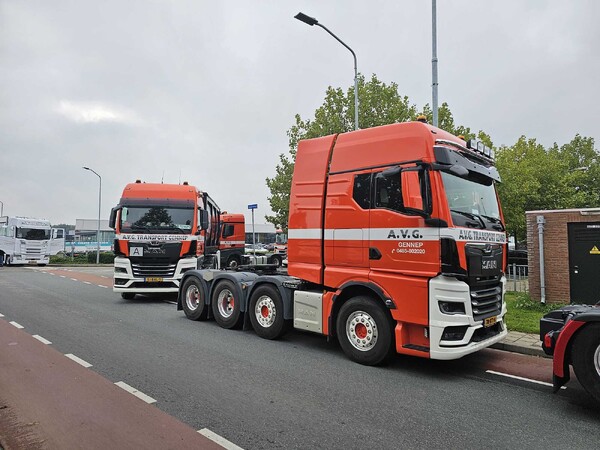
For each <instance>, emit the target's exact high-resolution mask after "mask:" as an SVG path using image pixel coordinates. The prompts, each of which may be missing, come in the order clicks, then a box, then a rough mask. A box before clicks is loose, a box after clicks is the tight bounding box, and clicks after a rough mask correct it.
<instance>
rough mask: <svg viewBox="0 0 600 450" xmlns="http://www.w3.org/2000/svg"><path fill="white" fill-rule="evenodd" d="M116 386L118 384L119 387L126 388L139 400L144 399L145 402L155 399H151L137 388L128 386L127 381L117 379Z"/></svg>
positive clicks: (153, 401)
mask: <svg viewBox="0 0 600 450" xmlns="http://www.w3.org/2000/svg"><path fill="white" fill-rule="evenodd" d="M115 384H116V385H117V386H119V387H120V388H121V389H124V390H126V391H127V392H129V393H130V394H133V395H135V396H136V397H137V398H139V399H140V400H143V401H145V402H146V403H156V400H155V399H153V398H152V397H150V396H149V395H146V394H144V393H143V392H140V391H138V390H137V389H135V388H133V387H131V386H129V385H128V384H127V383H125V382H123V381H117V382H116V383H115Z"/></svg>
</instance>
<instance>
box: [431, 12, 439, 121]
mask: <svg viewBox="0 0 600 450" xmlns="http://www.w3.org/2000/svg"><path fill="white" fill-rule="evenodd" d="M437 63H438V58H437V7H436V0H432V1H431V75H432V76H431V89H432V103H433V104H432V105H431V109H433V126H434V127H437V126H438V68H437Z"/></svg>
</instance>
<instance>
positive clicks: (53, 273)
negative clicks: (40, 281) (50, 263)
mask: <svg viewBox="0 0 600 450" xmlns="http://www.w3.org/2000/svg"><path fill="white" fill-rule="evenodd" d="M46 273H48V274H50V275H52V276H54V275H56V274H55V273H52V272H46Z"/></svg>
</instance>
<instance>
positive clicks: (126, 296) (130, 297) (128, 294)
mask: <svg viewBox="0 0 600 450" xmlns="http://www.w3.org/2000/svg"><path fill="white" fill-rule="evenodd" d="M134 297H135V293H133V292H121V298H122V299H124V300H133V299H134Z"/></svg>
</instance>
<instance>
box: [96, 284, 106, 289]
mask: <svg viewBox="0 0 600 450" xmlns="http://www.w3.org/2000/svg"><path fill="white" fill-rule="evenodd" d="M98 287H101V288H104V289H108V286H102V285H101V284H99V285H98Z"/></svg>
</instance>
